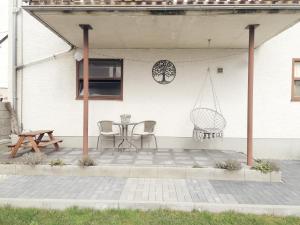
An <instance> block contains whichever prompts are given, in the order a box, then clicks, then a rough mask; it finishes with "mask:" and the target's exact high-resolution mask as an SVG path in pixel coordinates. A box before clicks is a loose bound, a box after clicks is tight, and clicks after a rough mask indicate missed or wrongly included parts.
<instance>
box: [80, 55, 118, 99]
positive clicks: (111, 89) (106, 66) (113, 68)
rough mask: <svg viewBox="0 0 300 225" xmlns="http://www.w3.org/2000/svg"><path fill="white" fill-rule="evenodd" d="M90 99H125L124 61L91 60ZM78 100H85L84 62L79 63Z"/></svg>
mask: <svg viewBox="0 0 300 225" xmlns="http://www.w3.org/2000/svg"><path fill="white" fill-rule="evenodd" d="M89 66H90V76H89V96H90V97H89V99H98V100H101V99H103V100H104V99H107V100H109V99H111V100H122V99H123V60H122V59H89ZM77 99H83V61H80V62H77Z"/></svg>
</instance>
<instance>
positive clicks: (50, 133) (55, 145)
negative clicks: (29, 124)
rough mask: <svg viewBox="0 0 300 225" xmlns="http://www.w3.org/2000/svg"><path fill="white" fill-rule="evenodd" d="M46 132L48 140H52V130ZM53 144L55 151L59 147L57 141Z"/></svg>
mask: <svg viewBox="0 0 300 225" xmlns="http://www.w3.org/2000/svg"><path fill="white" fill-rule="evenodd" d="M47 134H48V136H49V138H50V140H51V141H53V140H54V136H53V133H52V132H49V133H47ZM53 145H54V148H55V151H58V149H59V145H58V143H54V144H53Z"/></svg>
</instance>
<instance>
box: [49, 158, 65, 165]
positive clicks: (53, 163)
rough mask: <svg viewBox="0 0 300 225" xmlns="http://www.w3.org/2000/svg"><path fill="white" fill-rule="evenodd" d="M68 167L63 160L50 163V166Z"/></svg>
mask: <svg viewBox="0 0 300 225" xmlns="http://www.w3.org/2000/svg"><path fill="white" fill-rule="evenodd" d="M64 165H66V164H65V163H64V161H63V160H61V159H55V160H51V161H50V166H64Z"/></svg>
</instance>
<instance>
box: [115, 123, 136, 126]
mask: <svg viewBox="0 0 300 225" xmlns="http://www.w3.org/2000/svg"><path fill="white" fill-rule="evenodd" d="M113 124H114V125H121V126H130V125H135V124H137V123H135V122H129V123H123V122H113Z"/></svg>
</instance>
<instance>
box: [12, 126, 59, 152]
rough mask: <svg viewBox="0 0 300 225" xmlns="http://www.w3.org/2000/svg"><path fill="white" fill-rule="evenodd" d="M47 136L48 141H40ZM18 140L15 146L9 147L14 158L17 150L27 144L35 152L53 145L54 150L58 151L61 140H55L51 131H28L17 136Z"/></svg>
mask: <svg viewBox="0 0 300 225" xmlns="http://www.w3.org/2000/svg"><path fill="white" fill-rule="evenodd" d="M45 134H47V135H48V136H49V140H42V139H43V137H44V135H45ZM18 136H19V140H18V142H17V143H16V144H12V145H9V146H8V147H10V148H11V156H12V157H15V156H16V154H17V152H18V150H19V148H20V147H21V146H22V145H24V144H29V146H30V147H31V148H33V149H34V150H35V151H36V152H40V148H42V147H46V146H48V145H54V147H55V150H58V149H59V145H58V143H61V142H62V140H59V139H55V138H54V136H53V130H37V131H30V132H25V133H22V134H19V135H18Z"/></svg>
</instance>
